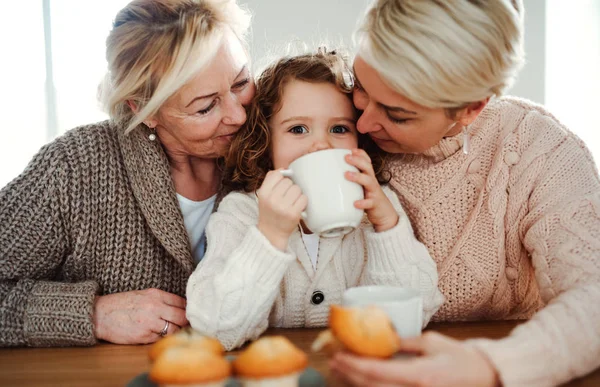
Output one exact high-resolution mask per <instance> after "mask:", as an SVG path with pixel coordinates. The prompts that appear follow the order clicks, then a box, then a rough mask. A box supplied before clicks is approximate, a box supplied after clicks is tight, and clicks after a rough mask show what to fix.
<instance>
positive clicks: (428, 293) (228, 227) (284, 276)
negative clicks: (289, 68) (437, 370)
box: [187, 187, 444, 350]
mask: <svg viewBox="0 0 600 387" xmlns="http://www.w3.org/2000/svg"><path fill="white" fill-rule="evenodd" d="M384 192H385V194H386V195H387V196H388V197H389V198H390V200H391V201H392V204H393V205H394V207H395V209H396V211H397V212H398V215H399V217H400V219H399V221H398V224H397V225H396V226H395V227H394V228H392V229H390V230H387V231H384V232H380V233H376V232H375V231H374V230H373V227H372V226H371V225H370V223H368V222H366V221H365V222H363V223H362V224H361V226H360V228H358V229H356V230H354V231H353V232H351V233H349V234H347V235H345V236H344V237H334V238H321V239H320V245H319V257H318V262H317V269H316V271H315V270H314V269H313V266H312V264H311V260H310V257H309V256H308V253H307V252H306V249H305V247H304V244H303V241H302V236H301V234H300V231H299V230H296V231H294V233H293V234H292V235H291V236H290V239H289V245H288V249H287V251H281V250H278V249H277V248H275V247H274V246H273V245H271V243H270V242H269V240H268V239H267V238H266V237H265V236H264V235H263V234H262V233H261V232H260V231H259V230H258V228H257V227H256V225H257V222H258V203H257V200H256V195H255V194H254V193H251V194H247V193H238V192H234V193H231V194H229V195H227V196H226V197H225V198H224V199H223V201H222V203H221V204H220V206H219V209H218V211H217V212H216V213H214V214H213V215H212V216H211V218H210V220H209V222H208V226H207V228H206V236H207V244H208V250H207V251H206V254H205V256H204V258H203V259H202V261H201V262H200V264H199V265H198V267H197V268H196V270H195V271H194V273H193V274H192V276H191V277H190V279H189V281H188V284H187V318H188V320H189V321H190V324H191V326H192V327H193V328H194V329H196V330H198V331H200V332H202V333H204V334H206V335H209V336H213V337H216V338H218V339H219V340H220V341H221V343H222V344H223V346H224V347H225V348H226V349H227V350H231V349H233V348H236V347H239V346H241V345H242V344H244V343H245V342H246V341H247V340H254V339H256V338H258V336H260V335H261V334H262V333H263V332H264V331H265V330H266V329H267V327H268V326H269V325H270V326H274V327H285V328H293V327H322V326H326V325H327V318H328V313H329V305H330V304H339V303H340V302H341V300H342V293H343V292H344V291H345V290H346V289H347V288H350V287H353V286H357V285H372V284H378V285H395V286H404V287H410V288H414V289H418V290H419V291H420V292H421V293H422V295H423V312H424V313H423V320H424V321H423V326H425V325H426V324H427V322H428V321H429V319H430V318H431V316H432V315H433V314H434V313H435V312H436V311H437V309H438V308H439V307H440V305H441V304H442V302H443V299H444V298H443V295H442V294H441V292H440V291H439V289H438V274H437V268H436V265H435V262H434V261H433V259H432V258H431V256H430V255H429V252H428V251H427V249H426V248H425V246H424V245H423V244H421V243H420V242H419V241H417V239H416V238H415V237H414V233H413V230H412V227H411V225H410V222H409V220H408V217H407V216H406V214H405V212H404V210H403V209H402V207H401V205H400V203H399V201H398V199H397V197H396V195H395V194H394V193H393V192H392V191H391V190H390V189H389V188H387V187H384ZM317 291H320V292H322V295H323V296H324V300H322V302H320V303H318V301H320V300H318V297H317V299H316V300H317V302H314V301H315V297H313V293H315V292H317ZM311 300H312V301H313V302H311Z"/></svg>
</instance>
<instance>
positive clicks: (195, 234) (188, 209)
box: [177, 194, 217, 263]
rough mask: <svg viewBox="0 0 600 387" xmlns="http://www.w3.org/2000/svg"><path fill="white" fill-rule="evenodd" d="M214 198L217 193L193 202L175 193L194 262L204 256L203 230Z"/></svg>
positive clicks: (211, 209) (212, 206)
mask: <svg viewBox="0 0 600 387" xmlns="http://www.w3.org/2000/svg"><path fill="white" fill-rule="evenodd" d="M216 199H217V195H213V196H211V197H210V198H208V199H206V200H202V201H200V202H195V201H193V200H190V199H188V198H186V197H183V196H181V195H180V194H177V201H179V208H181V213H182V214H183V224H185V229H186V230H187V233H188V237H189V238H190V246H191V248H192V256H193V257H194V261H196V263H198V262H200V261H201V260H202V257H204V250H205V246H206V236H205V235H204V230H205V229H206V224H207V223H208V218H210V214H212V212H213V208H214V206H215V200H216Z"/></svg>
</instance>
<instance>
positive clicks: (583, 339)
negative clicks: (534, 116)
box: [471, 117, 600, 387]
mask: <svg viewBox="0 0 600 387" xmlns="http://www.w3.org/2000/svg"><path fill="white" fill-rule="evenodd" d="M538 120H539V119H538ZM526 121H528V122H526V124H528V125H530V126H531V124H532V122H531V117H529V118H528V119H527V120H526ZM537 123H538V124H539V122H537ZM543 123H544V128H546V129H547V130H545V131H544V132H543V133H540V134H539V136H538V139H537V140H536V141H537V143H535V144H533V145H535V146H532V147H531V148H532V149H534V150H535V152H537V154H532V152H533V151H526V152H525V153H524V154H523V157H522V158H521V159H522V160H525V161H530V166H529V168H528V171H527V174H526V176H529V179H528V181H532V182H533V186H532V189H531V190H530V193H529V195H528V196H529V201H528V203H527V206H528V212H527V215H526V216H525V217H524V218H523V221H522V222H521V224H520V225H519V232H520V234H521V239H522V243H523V245H524V246H525V248H526V249H527V252H528V253H529V254H530V256H531V259H532V263H533V266H534V268H535V276H536V280H537V283H538V286H539V289H540V295H541V297H542V299H543V301H544V302H545V303H546V304H547V305H546V306H545V307H544V308H543V309H541V310H540V311H539V312H538V313H536V314H535V315H534V316H533V317H532V318H531V320H530V321H528V322H527V323H524V324H522V325H520V326H519V327H517V328H516V329H515V330H514V331H513V332H512V333H511V334H510V336H509V337H507V338H506V339H503V340H497V341H494V340H473V341H471V344H473V345H475V346H477V347H478V348H479V349H481V350H482V351H483V352H484V353H485V354H486V355H487V356H488V357H489V359H490V360H491V361H492V362H493V363H494V365H495V366H496V368H497V369H498V371H499V374H500V377H501V380H502V382H503V384H504V386H506V387H510V386H551V385H557V384H560V383H563V382H565V381H568V380H569V379H572V378H575V377H577V376H581V375H583V374H586V373H588V372H590V371H591V370H593V369H594V368H596V367H598V366H599V365H600V181H599V178H598V174H597V171H596V169H595V167H594V163H593V161H592V157H591V155H590V154H589V152H588V151H587V149H585V146H584V145H583V143H581V141H579V140H578V139H577V138H575V136H573V135H571V134H569V133H566V132H565V130H564V129H562V128H559V127H557V126H558V124H557V123H556V122H555V121H554V120H553V119H551V118H549V117H546V118H544V122H543ZM557 133H559V134H560V135H561V137H562V138H561V139H558V140H556V141H554V142H552V141H551V139H552V138H553V137H557ZM550 145H552V147H550ZM532 171H536V172H535V173H533V172H532ZM514 189H517V188H516V187H515V188H514Z"/></svg>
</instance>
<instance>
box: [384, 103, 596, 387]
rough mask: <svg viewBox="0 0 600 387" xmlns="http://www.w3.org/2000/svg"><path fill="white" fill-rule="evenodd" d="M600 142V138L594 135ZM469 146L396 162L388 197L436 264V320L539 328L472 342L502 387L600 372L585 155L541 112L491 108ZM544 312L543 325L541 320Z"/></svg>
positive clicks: (592, 193) (591, 187)
mask: <svg viewBox="0 0 600 387" xmlns="http://www.w3.org/2000/svg"><path fill="white" fill-rule="evenodd" d="M591 130H598V128H591ZM470 133H471V144H472V146H471V148H472V150H471V153H469V154H468V155H464V154H463V153H462V152H461V151H460V149H461V146H462V143H461V141H462V136H461V135H458V136H456V137H453V138H447V139H444V140H442V142H441V143H440V144H438V145H437V146H436V147H434V148H432V149H430V150H429V151H428V152H426V154H425V155H422V156H417V157H415V158H411V159H404V160H402V159H401V158H399V159H397V160H395V161H394V162H393V166H392V170H393V176H394V177H393V181H392V182H391V186H392V187H393V188H394V190H395V191H396V192H397V193H398V195H399V197H400V200H401V202H402V204H403V206H404V208H405V209H406V212H407V214H408V216H409V217H410V220H411V223H412V225H413V227H414V230H415V233H416V236H417V238H418V239H419V240H420V241H422V242H423V243H424V244H425V245H426V246H427V247H428V249H429V252H430V253H431V255H432V257H433V259H434V260H435V262H436V263H437V267H438V270H439V276H440V280H439V281H440V288H441V290H442V292H443V293H444V295H445V296H446V303H445V304H444V305H443V306H442V307H441V309H440V310H439V311H438V312H437V314H436V315H435V316H434V317H433V320H437V321H457V320H480V319H515V318H529V317H531V316H533V317H532V319H531V320H530V321H529V322H527V323H525V324H522V325H520V326H519V327H518V328H516V329H515V330H514V331H513V332H512V334H511V335H510V337H508V338H506V339H503V340H475V341H472V342H471V343H472V344H473V345H476V346H478V347H479V348H480V349H482V350H483V351H484V352H485V353H486V354H487V355H488V356H489V358H490V359H491V361H492V362H493V363H494V364H495V365H496V367H497V369H498V370H499V372H500V376H501V379H502V381H503V383H504V385H505V386H507V387H508V386H549V385H555V384H558V383H562V382H564V381H566V380H568V379H571V378H573V377H576V376H578V375H582V374H585V373H587V372H589V371H591V370H592V369H594V368H595V367H598V365H600V181H599V179H598V173H597V170H596V168H595V166H594V162H593V160H592V157H591V155H590V153H589V152H588V150H587V149H586V148H585V146H584V144H583V143H582V142H581V141H580V140H579V139H578V138H577V137H576V136H575V135H573V134H572V133H571V132H569V131H568V130H567V129H566V128H565V127H564V126H562V125H561V124H560V123H559V122H558V121H557V120H556V119H555V118H554V117H553V116H551V115H550V114H549V113H548V112H546V111H545V110H544V109H543V108H542V107H540V106H537V105H533V104H532V103H530V102H527V101H525V100H520V99H515V98H500V99H498V100H495V101H492V102H491V103H490V104H489V105H488V106H487V107H486V108H485V109H484V111H483V112H482V113H481V115H480V116H479V117H478V118H477V120H476V121H475V122H474V123H473V125H472V126H471V128H470ZM536 312H537V313H536Z"/></svg>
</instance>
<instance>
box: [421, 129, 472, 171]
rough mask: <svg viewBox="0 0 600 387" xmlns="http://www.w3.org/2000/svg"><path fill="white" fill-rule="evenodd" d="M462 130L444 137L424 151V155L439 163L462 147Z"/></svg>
mask: <svg viewBox="0 0 600 387" xmlns="http://www.w3.org/2000/svg"><path fill="white" fill-rule="evenodd" d="M462 146H463V135H462V132H461V133H459V134H456V135H454V136H451V137H444V138H442V139H441V141H440V142H438V143H437V144H436V145H434V146H432V147H431V148H429V149H427V150H426V151H425V152H423V154H422V155H423V156H424V157H426V158H428V159H430V160H431V161H433V162H434V163H439V162H440V161H443V160H445V159H447V158H448V157H450V156H452V155H453V154H455V153H456V152H458V151H459V150H461V149H462Z"/></svg>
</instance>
